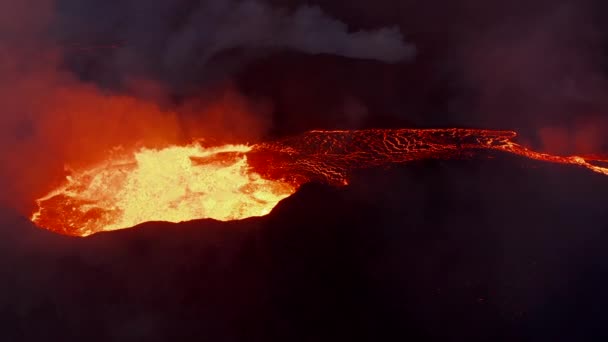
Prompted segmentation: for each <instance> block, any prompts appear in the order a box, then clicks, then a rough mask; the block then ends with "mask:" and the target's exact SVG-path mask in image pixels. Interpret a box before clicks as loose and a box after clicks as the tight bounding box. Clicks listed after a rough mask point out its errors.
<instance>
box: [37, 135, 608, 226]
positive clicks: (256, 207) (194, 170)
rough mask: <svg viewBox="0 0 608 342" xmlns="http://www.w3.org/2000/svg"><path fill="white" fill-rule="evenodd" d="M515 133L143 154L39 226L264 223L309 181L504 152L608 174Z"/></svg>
mask: <svg viewBox="0 0 608 342" xmlns="http://www.w3.org/2000/svg"><path fill="white" fill-rule="evenodd" d="M516 135H517V134H516V133H515V132H513V131H494V130H480V129H456V128H453V129H369V130H356V131H310V132H307V133H304V134H301V135H298V136H293V137H288V138H285V139H282V140H278V141H273V142H267V143H260V144H256V145H252V146H247V145H225V146H220V147H213V148H205V147H202V146H200V145H198V144H191V145H187V146H169V147H166V148H163V149H141V150H139V151H137V152H135V153H133V154H130V155H125V156H121V157H116V156H114V157H111V158H109V159H108V160H104V161H101V162H99V163H98V164H97V165H94V166H93V167H90V168H87V169H83V170H79V171H74V172H73V173H72V174H70V175H69V176H67V177H66V180H65V182H64V184H62V185H61V186H60V187H58V188H56V189H54V190H52V191H51V192H49V193H48V194H47V195H45V196H43V197H41V198H39V199H37V200H36V203H37V206H38V209H37V211H36V212H35V213H33V214H32V216H31V220H32V222H34V223H35V224H36V225H38V226H39V227H42V228H46V229H48V230H51V231H53V232H56V233H60V234H65V235H73V236H88V235H91V234H94V233H98V232H103V231H112V230H117V229H124V228H129V227H133V226H135V225H138V224H140V223H143V222H149V221H168V222H182V221H190V220H194V219H204V218H209V219H215V220H220V221H231V220H239V219H244V218H248V217H254V216H264V215H266V214H268V213H270V211H271V210H272V209H273V208H274V207H275V206H276V205H277V203H278V202H279V201H281V200H282V199H284V198H286V197H288V196H290V195H292V194H293V193H295V192H296V191H297V189H298V188H299V187H300V186H301V185H302V184H304V183H307V182H323V183H328V184H332V185H337V186H344V185H347V184H348V179H349V174H350V173H351V172H352V171H353V170H355V169H361V168H373V167H379V166H386V165H391V164H400V163H406V162H409V161H413V160H421V159H429V158H441V159H447V158H461V157H463V156H466V155H470V154H471V153H475V152H479V151H484V150H485V151H500V152H506V153H511V154H515V155H519V156H522V157H525V158H529V159H534V160H539V161H545V162H551V163H559V164H568V165H575V166H578V167H584V168H587V169H589V170H591V171H594V172H597V173H600V174H604V175H608V168H607V167H602V166H599V165H597V164H593V163H592V161H593V162H600V163H602V162H606V160H602V159H600V158H593V159H590V158H584V157H581V156H555V155H550V154H545V153H540V152H536V151H532V150H530V149H528V148H526V147H524V146H522V145H519V144H517V143H515V142H513V139H514V138H515V136H516Z"/></svg>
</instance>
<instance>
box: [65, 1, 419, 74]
mask: <svg viewBox="0 0 608 342" xmlns="http://www.w3.org/2000/svg"><path fill="white" fill-rule="evenodd" d="M64 2H65V3H66V8H70V9H72V11H73V12H72V13H69V12H68V13H67V14H64V17H63V18H62V21H61V22H60V23H59V26H60V27H59V32H60V35H61V39H62V40H64V41H80V42H87V41H90V40H91V39H92V37H96V38H97V39H102V40H105V41H114V42H124V48H122V49H120V51H119V52H118V53H116V54H115V55H114V58H113V59H111V60H110V61H107V63H108V64H111V65H106V67H107V68H108V69H109V70H112V71H116V70H118V71H120V72H122V73H126V74H130V73H133V72H134V71H137V70H139V71H140V72H142V73H150V72H152V73H155V74H157V75H158V76H160V77H162V78H165V79H168V80H170V81H172V82H173V84H174V85H179V82H180V81H184V80H186V81H191V82H192V81H199V82H200V81H201V79H202V80H204V79H208V78H210V77H214V76H215V74H217V73H218V69H219V70H220V74H221V72H224V73H229V72H231V71H233V70H234V69H235V68H238V67H240V66H242V65H243V64H245V63H247V62H248V61H251V60H252V59H254V58H256V57H259V56H261V55H264V54H267V53H270V52H272V51H278V50H293V51H298V52H302V53H306V54H313V55H316V54H330V55H337V56H343V57H348V58H357V59H370V60H377V61H380V62H386V63H396V62H399V61H403V60H408V59H410V58H411V57H413V55H414V54H415V48H414V47H413V46H412V45H410V44H408V43H406V42H404V40H403V36H402V34H401V32H400V31H399V29H398V28H396V27H382V28H378V29H372V30H358V31H353V32H350V31H349V28H348V26H347V25H346V24H345V23H343V22H341V21H339V20H338V19H335V18H332V17H331V16H329V15H327V14H326V13H324V12H323V10H322V9H321V8H320V7H318V6H307V5H304V6H301V7H298V8H296V9H295V10H293V11H289V10H287V9H284V8H278V7H273V6H271V5H269V4H266V3H264V2H261V1H256V0H245V1H236V0H228V1H226V0H202V1H198V2H196V3H195V4H194V5H190V6H189V7H188V5H187V4H186V2H185V1H148V2H142V1H141V0H130V1H127V2H126V4H125V5H124V6H121V11H118V10H116V9H108V8H107V7H108V6H105V5H103V4H104V3H106V1H89V2H87V5H86V7H87V10H86V11H83V10H81V9H78V6H82V5H79V4H78V3H80V2H81V1H77V0H65V1H64ZM76 2H78V3H76ZM191 3H192V2H191ZM91 7H92V8H93V10H91ZM96 7H99V11H98V10H97V9H96ZM84 21H86V23H85V22H84ZM83 26H84V27H85V28H86V29H85V30H82V29H81V27H83ZM118 28H119V29H118ZM214 62H215V63H214ZM193 74H195V75H196V76H193Z"/></svg>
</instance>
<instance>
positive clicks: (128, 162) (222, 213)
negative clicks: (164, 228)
mask: <svg viewBox="0 0 608 342" xmlns="http://www.w3.org/2000/svg"><path fill="white" fill-rule="evenodd" d="M250 149H251V148H250V147H248V146H245V145H226V146H222V147H216V148H203V147H201V146H200V145H196V144H193V145H189V146H183V147H179V146H171V147H167V148H164V149H160V150H153V149H142V150H140V151H138V152H136V153H135V154H133V155H131V156H127V157H124V156H123V157H117V158H113V159H111V160H108V161H105V162H103V163H100V164H98V165H96V166H95V167H93V168H90V169H86V170H83V171H80V172H76V173H74V174H73V175H70V176H68V177H67V179H66V182H65V184H64V185H63V186H61V187H60V188H58V189H56V190H54V191H52V192H51V193H49V194H48V195H46V196H44V197H42V198H40V199H38V200H37V203H38V206H39V210H38V211H37V212H36V213H34V214H33V215H32V220H33V222H34V223H36V224H37V225H39V226H41V227H44V228H47V229H49V230H52V231H54V232H57V233H62V234H67V235H76V236H87V235H90V234H94V233H97V232H101V231H111V230H116V229H121V228H127V227H132V226H135V225H137V224H140V223H142V222H147V221H168V222H180V221H187V220H192V219H197V218H211V219H216V220H221V221H228V220H236V219H243V218H247V217H252V216H262V215H266V214H268V213H269V212H270V211H271V210H272V208H273V207H274V206H275V205H276V204H277V203H278V202H279V201H280V200H281V199H283V198H285V197H287V196H289V195H291V194H292V193H294V192H295V190H296V189H295V188H294V187H293V186H292V185H290V184H288V183H285V182H282V181H271V180H267V179H263V178H261V177H260V176H259V175H258V174H256V173H255V172H252V171H251V170H250V168H249V167H248V164H247V157H246V156H245V155H244V153H246V152H248V151H249V150H250Z"/></svg>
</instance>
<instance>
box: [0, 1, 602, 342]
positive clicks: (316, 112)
mask: <svg viewBox="0 0 608 342" xmlns="http://www.w3.org/2000/svg"><path fill="white" fill-rule="evenodd" d="M605 10H606V8H605V4H603V2H602V1H592V0H583V1H574V0H572V1H567V0H556V1H549V0H546V1H542V0H528V1H520V0H515V1H508V2H504V1H481V0H458V1H456V0H455V1H439V0H427V1H413V0H412V1H411V0H401V1H396V0H395V1H393V0H378V1H373V2H370V1H359V0H355V1H348V2H346V1H333V0H332V1H322V2H321V1H313V2H301V1H292V0H290V1H279V0H275V1H263V0H259V1H236V0H230V1H223V0H198V1H194V0H180V1H160V0H152V1H143V0H128V1H114V0H112V1H109V0H103V1H102V0H88V1H82V0H80V1H77V0H56V2H53V1H50V0H48V1H47V0H27V1H17V0H8V1H5V2H2V3H0V92H1V93H0V103H3V112H2V113H1V114H0V124H1V129H2V134H1V136H0V139H2V141H1V143H2V148H0V158H1V160H2V165H1V168H0V185H2V187H3V193H2V194H1V195H0V203H2V205H1V208H2V210H0V222H1V224H0V277H1V279H3V282H2V284H1V285H0V337H2V340H6V341H38V340H41V339H46V340H57V341H83V340H88V341H97V340H99V341H142V340H145V341H167V340H184V341H186V340H196V341H198V340H209V341H252V340H254V341H255V340H260V341H273V340H277V341H325V340H327V341H341V340H358V339H361V340H369V341H379V340H403V341H408V340H412V341H465V340H466V341H605V340H606V338H607V337H608V336H607V334H606V332H605V330H604V326H605V325H606V323H608V316H607V315H606V314H605V312H604V311H605V309H604V308H605V307H606V306H607V305H608V297H607V296H606V295H605V294H604V293H605V292H604V288H606V286H607V285H608V276H607V273H606V272H607V271H608V261H607V260H608V255H607V252H606V248H605V246H606V244H608V230H607V229H608V226H607V223H606V222H608V221H607V219H608V217H607V212H606V210H605V200H604V197H605V195H608V178H606V177H604V176H601V175H597V174H593V173H590V172H587V170H584V169H576V168H574V169H573V168H569V167H565V166H557V165H544V164H540V163H536V162H531V161H526V160H522V159H520V158H515V157H508V156H497V157H496V158H494V159H491V160H483V159H472V160H464V161H449V162H448V161H423V162H416V163H412V164H410V165H403V166H399V167H396V168H393V169H390V170H385V169H382V170H368V171H365V172H360V173H357V174H356V175H354V177H353V181H352V182H351V186H349V187H346V188H340V189H338V188H332V187H329V186H325V185H319V184H313V185H308V186H305V187H304V188H303V189H302V190H301V191H300V192H298V193H297V194H296V195H294V196H293V197H292V198H289V199H288V200H286V201H284V202H283V203H281V204H280V205H279V207H277V209H276V210H275V211H274V212H273V213H271V214H270V215H269V216H267V217H264V218H256V219H249V220H245V221H243V222H231V223H218V222H212V221H193V222H189V223H184V224H177V225H176V224H164V223H150V224H144V225H143V226H141V227H139V228H137V229H132V230H125V231H120V232H116V233H111V234H101V235H97V236H93V237H91V238H86V239H74V238H66V237H63V236H58V235H54V234H51V233H48V232H46V231H42V230H39V229H36V228H35V227H33V226H32V225H31V224H29V223H28V221H27V219H26V217H27V215H28V214H29V210H30V209H31V206H32V205H33V198H35V197H36V196H39V195H41V192H42V193H44V192H45V191H46V190H47V187H48V186H49V184H53V182H56V181H57V180H58V179H61V177H62V175H63V172H64V169H63V168H64V165H65V164H66V163H67V164H70V163H71V164H78V163H86V162H89V161H91V160H94V159H95V158H96V157H98V156H99V154H100V153H102V152H103V151H105V150H106V149H108V148H111V147H113V146H115V145H116V144H118V143H120V144H125V145H128V144H135V143H136V142H139V141H142V140H143V141H144V143H146V144H151V145H154V144H163V143H167V142H176V141H184V140H188V139H191V138H193V137H198V136H200V135H205V136H209V137H211V138H214V139H218V141H243V140H245V141H248V142H253V141H259V140H264V139H272V138H277V137H282V136H285V135H289V134H295V133H300V132H303V131H306V130H310V129H318V128H322V129H332V128H342V129H344V128H347V129H355V128H371V127H393V128H395V127H421V128H424V127H473V128H493V129H515V130H517V131H518V132H519V133H520V138H519V141H520V142H524V143H525V144H526V145H529V146H531V147H535V148H537V149H539V150H543V151H548V152H553V153H565V154H567V153H575V152H576V153H607V152H608V146H607V143H608V141H607V140H606V135H605V134H604V131H605V130H606V129H607V128H608V117H607V116H606V114H605V110H606V104H605V100H604V92H605V90H606V89H607V85H606V64H605V60H606V43H607V42H608V40H607V37H606V32H608V28H607V27H605V25H606V24H605V14H604V13H605ZM225 108H230V109H231V110H230V111H229V112H228V113H227V112H226V111H224V110H223V109H225Z"/></svg>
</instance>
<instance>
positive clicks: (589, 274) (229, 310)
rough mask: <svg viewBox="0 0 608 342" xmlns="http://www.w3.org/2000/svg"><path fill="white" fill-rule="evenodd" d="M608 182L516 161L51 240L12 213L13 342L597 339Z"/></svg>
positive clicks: (1, 296)
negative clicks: (266, 208)
mask: <svg viewBox="0 0 608 342" xmlns="http://www.w3.org/2000/svg"><path fill="white" fill-rule="evenodd" d="M606 194H608V178H605V177H602V176H599V175H595V174H593V173H590V172H588V171H586V170H582V169H576V168H570V167H562V166H557V165H547V164H539V163H535V162H529V161H525V160H522V159H519V158H511V157H505V158H499V159H496V160H492V161H478V162H472V161H452V162H436V161H432V162H423V163H415V164H412V165H409V166H406V167H403V168H397V169H392V170H372V171H366V172H360V173H358V174H357V175H356V176H355V178H354V180H353V182H352V185H351V186H350V187H346V188H332V187H327V186H323V185H314V184H313V185H307V186H305V187H303V188H302V189H301V190H300V191H299V192H298V193H297V194H295V195H294V196H292V197H291V198H288V199H286V200H285V201H283V202H282V203H280V204H279V206H278V207H277V208H276V209H275V210H274V211H273V212H272V213H271V214H270V215H268V216H266V217H263V218H252V219H247V220H243V221H239V222H229V223H222V222H216V221H209V220H201V221H192V222H186V223H182V224H168V223H154V222H152V223H146V224H142V225H140V226H138V227H136V228H134V229H128V230H123V231H117V232H112V233H104V234H98V235H94V236H92V237H89V238H84V239H82V238H71V237H64V236H58V235H54V234H51V233H48V232H46V231H43V230H39V229H36V228H35V227H33V226H32V225H31V224H29V223H28V221H27V220H26V219H25V218H21V217H19V216H18V215H16V214H14V213H11V212H8V211H4V212H2V214H1V216H0V219H1V223H2V224H1V226H0V275H1V276H2V278H1V279H2V280H3V281H2V285H1V286H2V291H1V292H0V329H2V331H3V333H2V336H3V337H4V340H6V341H38V340H43V339H44V340H57V341H83V340H87V341H110V340H116V341H142V340H145V341H167V340H181V341H187V340H194V341H199V340H206V341H251V340H259V341H269V340H279V341H325V340H327V341H338V340H361V339H363V340H370V341H383V340H415V341H435V340H438V341H463V340H466V341H478V340H480V341H481V340H491V341H499V340H508V341H513V340H520V341H521V340H552V341H556V340H568V341H574V340H589V339H586V338H585V337H586V336H590V335H588V334H591V333H593V334H595V336H601V333H602V331H603V327H604V325H603V324H604V323H605V322H606V321H605V320H604V318H605V317H606V316H605V314H604V313H603V308H604V307H605V306H606V305H607V304H608V296H606V295H605V294H604V292H605V291H603V289H604V288H605V287H606V286H607V285H608V276H607V274H608V262H607V261H606V260H608V250H607V249H606V248H605V246H606V245H607V244H608V230H607V228H608V226H607V223H606V222H608V221H607V220H606V219H607V218H608V212H607V211H606V210H605V200H604V196H605V195H606Z"/></svg>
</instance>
